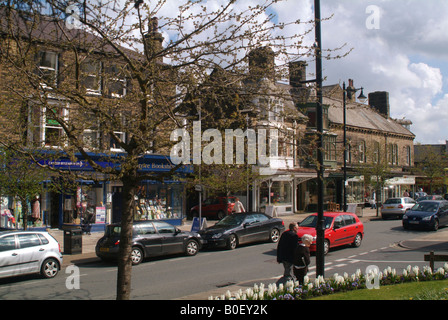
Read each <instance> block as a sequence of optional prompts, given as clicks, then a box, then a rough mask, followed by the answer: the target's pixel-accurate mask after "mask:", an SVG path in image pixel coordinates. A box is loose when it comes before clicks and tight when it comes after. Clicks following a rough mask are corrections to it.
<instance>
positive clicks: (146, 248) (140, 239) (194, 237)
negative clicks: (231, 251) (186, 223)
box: [95, 220, 203, 265]
mask: <svg viewBox="0 0 448 320" xmlns="http://www.w3.org/2000/svg"><path fill="white" fill-rule="evenodd" d="M133 229H134V231H133V236H132V251H131V258H132V264H133V265H137V264H139V263H140V262H142V260H143V259H145V258H148V257H155V256H161V255H168V254H178V253H185V254H186V255H188V256H194V255H196V254H197V253H198V251H199V250H200V249H201V247H202V243H203V241H202V239H201V236H200V235H199V234H198V233H196V232H184V231H181V230H179V229H178V228H176V227H175V226H173V225H171V224H169V223H167V222H164V221H157V220H147V221H135V222H134V226H133ZM120 232H121V225H120V224H119V223H116V224H109V225H107V226H106V230H105V233H104V237H102V238H101V239H99V240H98V242H97V244H96V248H95V251H96V255H97V256H98V257H100V258H101V259H103V260H109V259H115V258H117V257H118V245H119V243H120Z"/></svg>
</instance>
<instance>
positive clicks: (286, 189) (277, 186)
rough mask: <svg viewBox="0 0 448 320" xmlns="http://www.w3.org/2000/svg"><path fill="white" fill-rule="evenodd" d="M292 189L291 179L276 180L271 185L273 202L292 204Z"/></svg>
mask: <svg viewBox="0 0 448 320" xmlns="http://www.w3.org/2000/svg"><path fill="white" fill-rule="evenodd" d="M291 189H292V188H291V184H290V183H289V181H274V182H273V183H272V186H271V203H272V204H274V205H284V204H291V202H292V200H291V193H292V191H291Z"/></svg>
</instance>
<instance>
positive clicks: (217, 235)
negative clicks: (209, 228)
mask: <svg viewBox="0 0 448 320" xmlns="http://www.w3.org/2000/svg"><path fill="white" fill-rule="evenodd" d="M221 237H222V233H216V234H214V235H213V236H212V239H218V238H221Z"/></svg>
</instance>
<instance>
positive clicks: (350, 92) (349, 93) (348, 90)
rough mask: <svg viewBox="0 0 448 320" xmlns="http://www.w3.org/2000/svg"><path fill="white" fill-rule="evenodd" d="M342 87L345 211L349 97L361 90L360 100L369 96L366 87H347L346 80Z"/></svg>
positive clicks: (345, 205) (345, 200) (345, 201)
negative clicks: (365, 92)
mask: <svg viewBox="0 0 448 320" xmlns="http://www.w3.org/2000/svg"><path fill="white" fill-rule="evenodd" d="M342 89H343V91H344V96H343V106H344V113H343V117H344V203H343V211H344V212H347V151H348V150H347V97H348V98H349V99H351V98H352V96H353V94H355V93H356V92H357V91H359V90H361V94H360V95H359V97H358V100H359V101H361V102H362V103H364V102H365V101H366V100H367V97H366V96H364V91H363V90H364V88H362V87H361V88H359V89H355V88H352V87H348V88H346V87H345V82H344V83H343V85H342Z"/></svg>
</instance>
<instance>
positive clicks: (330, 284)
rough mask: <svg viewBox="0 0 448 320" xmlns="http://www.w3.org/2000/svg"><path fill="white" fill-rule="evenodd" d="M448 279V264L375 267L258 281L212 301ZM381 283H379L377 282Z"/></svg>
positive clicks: (317, 293) (297, 296) (284, 296)
mask: <svg viewBox="0 0 448 320" xmlns="http://www.w3.org/2000/svg"><path fill="white" fill-rule="evenodd" d="M445 279H448V263H445V264H444V266H443V268H439V269H437V270H436V271H435V272H433V271H432V270H431V268H429V267H427V266H425V267H423V268H422V269H420V268H419V267H418V266H414V267H411V266H410V265H409V266H408V267H407V268H406V269H404V270H403V272H402V273H401V274H398V273H397V272H396V270H395V269H392V268H391V267H388V268H386V269H384V271H383V272H378V269H373V270H372V271H371V272H369V273H367V274H365V275H364V274H363V273H362V272H361V270H359V269H358V270H357V271H356V272H355V273H354V274H352V275H351V276H349V275H348V274H347V273H344V274H343V275H339V274H337V273H335V274H334V275H333V276H332V277H331V278H329V279H324V278H323V277H322V276H318V277H317V278H316V279H314V280H313V281H311V280H310V278H309V277H307V276H306V277H305V281H304V283H303V284H299V283H298V281H288V282H286V284H284V285H283V284H279V285H277V284H275V283H272V284H269V285H268V286H265V285H264V284H263V283H260V284H255V285H254V287H253V288H248V289H246V290H244V291H243V290H242V289H240V290H238V291H237V292H235V293H233V294H232V293H231V292H230V291H227V292H226V293H225V294H224V295H221V296H217V297H213V296H210V297H209V299H210V300H304V299H309V298H312V297H317V296H321V295H326V294H332V293H336V292H344V291H350V290H359V289H366V288H373V287H374V286H375V285H379V286H385V285H393V284H399V283H405V282H412V281H432V280H445ZM376 282H379V283H376Z"/></svg>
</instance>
